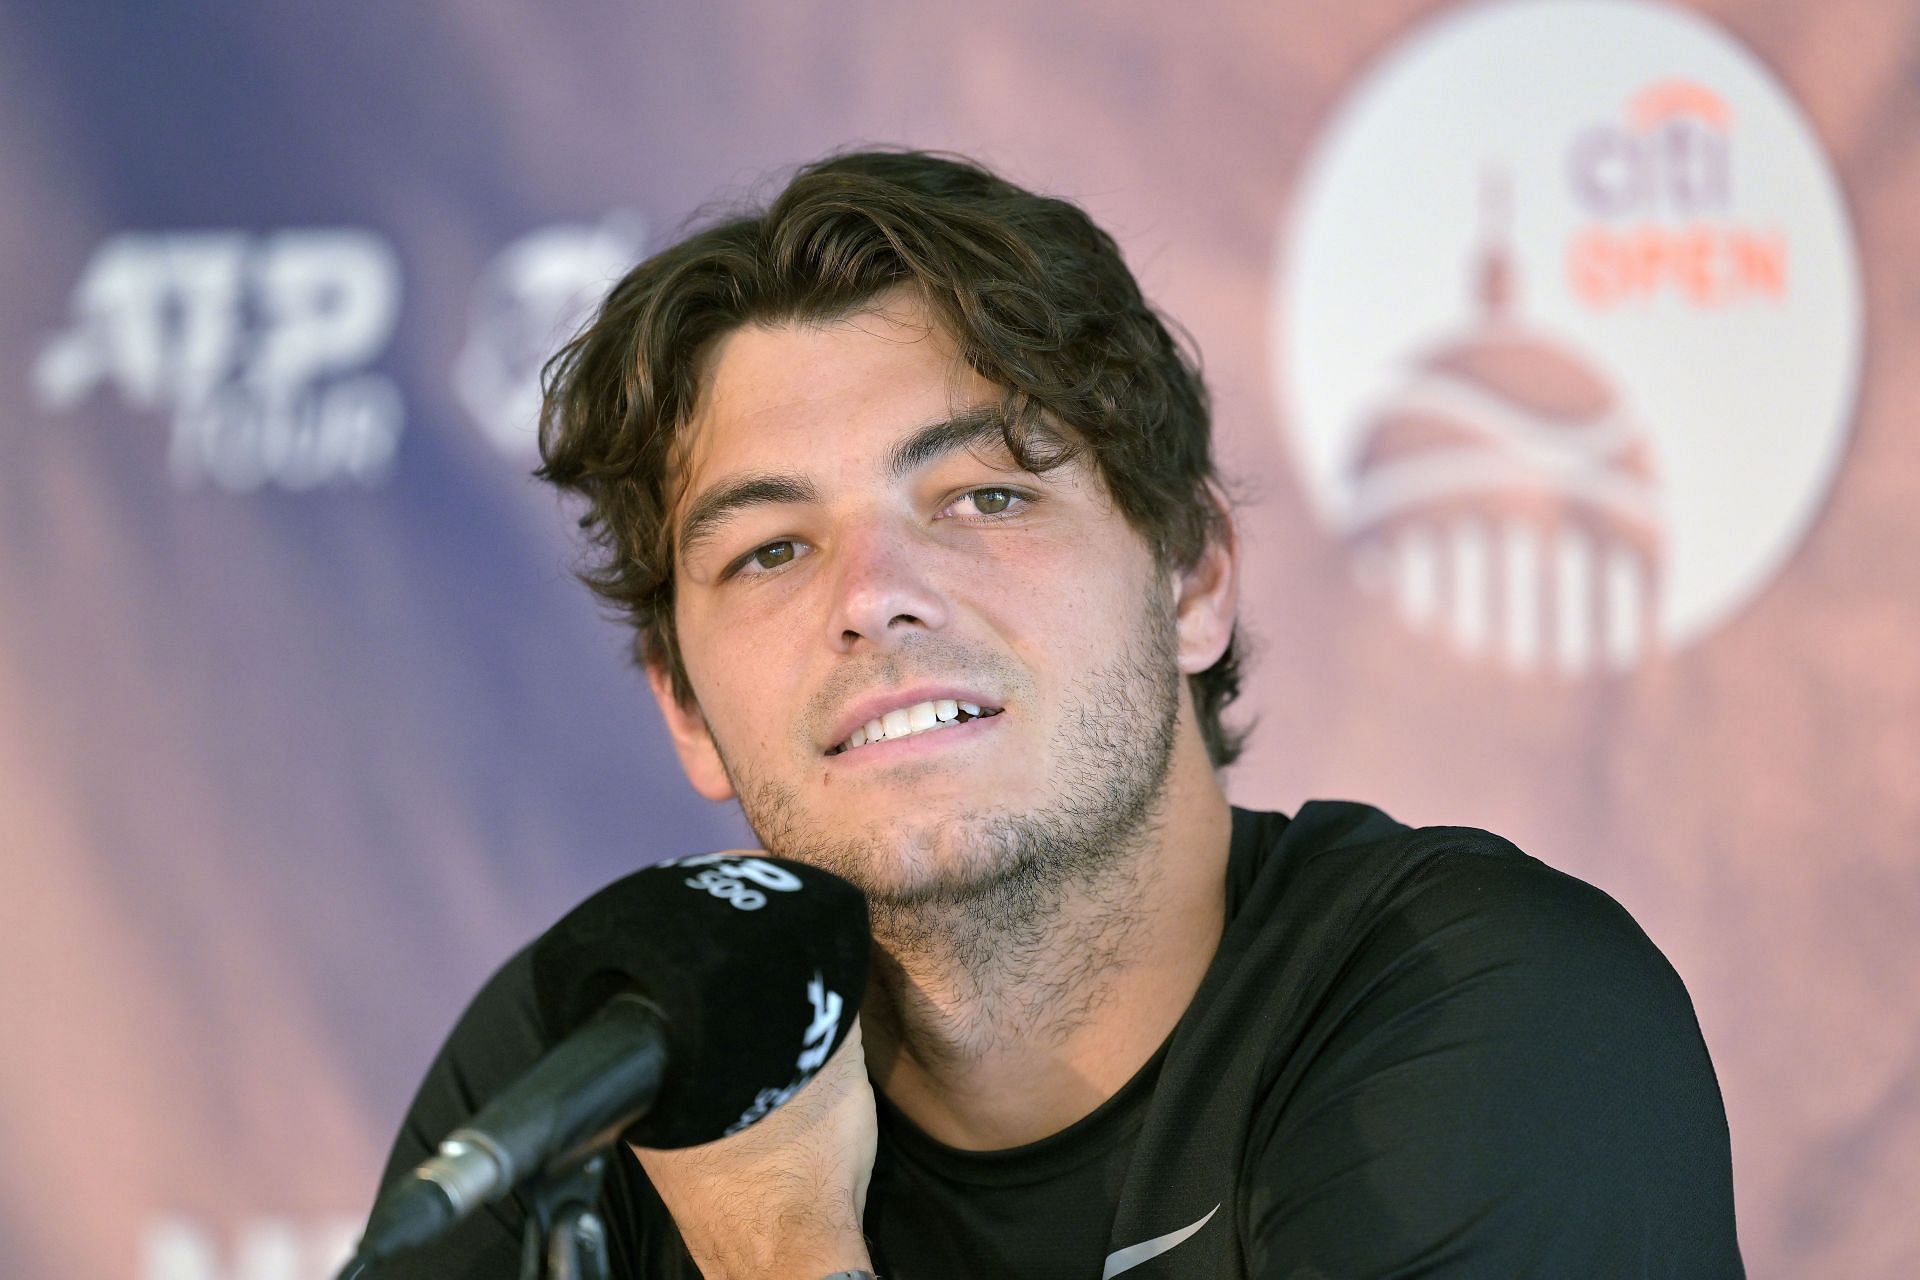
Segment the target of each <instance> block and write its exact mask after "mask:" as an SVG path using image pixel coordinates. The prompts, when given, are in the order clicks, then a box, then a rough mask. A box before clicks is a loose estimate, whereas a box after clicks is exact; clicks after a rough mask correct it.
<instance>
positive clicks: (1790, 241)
mask: <svg viewBox="0 0 1920 1280" xmlns="http://www.w3.org/2000/svg"><path fill="white" fill-rule="evenodd" d="M1290 224H1291V225H1290V228H1289V230H1288V233H1287V238H1286V242H1285V245H1284V252H1283V255H1282V262H1281V266H1280V270H1279V273H1278V276H1277V278H1276V287H1275V293H1274V315H1275V319H1276V326H1275V339H1274V346H1273V357H1274V368H1275V372H1276V379H1277V391H1278V394H1279V399H1280V403H1281V409H1282V414H1283V417H1284V420H1285V422H1286V424H1287V430H1288V433H1289V438H1290V443H1291V445H1292V446H1293V451H1294V454H1295V456H1296V459H1297V460H1298V462H1299V465H1300V467H1301V469H1302V472H1303V474H1304V478H1305V480H1306V486H1307V489H1308V492H1309V493H1310V495H1311V497H1312V499H1313V501H1314V505H1315V507H1316V509H1317V511H1318V514H1319V515H1320V516H1321V518H1322V519H1323V520H1324V521H1325V522H1326V523H1327V524H1328V525H1329V526H1330V527H1331V528H1332V529H1333V530H1334V531H1335V532H1336V533H1337V534H1338V535H1339V536H1340V537H1341V538H1342V540H1343V541H1344V542H1345V544H1346V546H1347V548H1348V550H1349V552H1350V555H1351V559H1352V564H1353V567H1354V571H1355V573H1356V576H1357V577H1358V579H1359V580H1360V582H1361V583H1362V585H1363V586H1365V587H1366V588H1367V589H1369V590H1371V591H1373V592H1375V593H1377V594H1378V595H1379V596H1381V597H1382V598H1383V599H1386V600H1388V601H1391V602H1392V604H1393V606H1394V608H1395V609H1396V611H1397V612H1398V613H1399V614H1400V616H1401V617H1402V618H1403V619H1404V621H1405V622H1406V623H1407V624H1408V625H1410V626H1411V627H1413V628H1414V629H1416V630H1418V631H1420V632H1422V633H1425V634H1429V635H1432V636H1434V637H1436V638H1444V640H1445V641H1446V642H1448V643H1450V644H1451V645H1452V646H1453V647H1454V648H1455V649H1456V650H1457V651H1459V652H1460V653H1462V654H1463V655H1466V656H1469V657H1479V658H1485V659H1490V660H1496V661H1500V662H1502V663H1504V664H1506V665H1508V666H1509V667H1510V668H1513V669H1515V670H1520V671H1557V672H1560V673H1562V674H1565V675H1582V674H1586V673H1591V672H1597V671H1604V670H1616V671H1617V670H1624V669H1628V668H1631V667H1632V666H1634V665H1635V664H1637V663H1638V662H1639V661H1641V660H1642V659H1643V658H1644V657H1646V656H1647V655H1648V654H1649V653H1650V652H1653V651H1655V650H1658V649H1662V648H1664V649H1668V650H1671V649H1673V648H1676V647H1679V646H1681V645H1685V644H1687V643H1690V642H1692V641H1694V640H1696V639H1699V638H1700V637H1702V636H1703V635H1705V634H1706V633H1708V632H1710V631H1711V630H1712V629H1714V628H1715V627H1717V626H1718V625H1720V624H1721V623H1722V622H1724V621H1725V620H1726V619H1727V618H1728V617H1729V616H1730V615H1732V614H1733V613H1734V612H1735V611H1736V610H1737V609H1738V608H1739V607H1740V606H1741V605H1742V604H1744V603H1745V602H1746V601H1747V600H1749V599H1751V598H1752V597H1753V596H1754V595H1755V594H1756V593H1757V592H1759V591H1760V590H1761V589H1763V588H1764V587H1765V586H1766V584H1767V583H1768V582H1769V581H1770V580H1771V579H1772V578H1773V576H1774V575H1775V574H1776V573H1777V572H1778V571H1779V570H1780V568H1781V566H1782V564H1783V563H1784V562H1785V560H1786V559H1787V557H1788V556H1789V555H1791V554H1792V552H1793V550H1794V549H1795V547H1796V546H1797V545H1798V544H1799V542H1800V540H1801V538H1802V537H1803V536H1804V535H1805V533H1806V530H1807V528H1808V526H1809V524H1810V523H1811V521H1812V520H1813V518H1814V516H1815V515H1816V513H1817V511H1818V509H1819V507H1820V504H1821V502H1822V500H1823V499H1824V497H1825V495H1826V493H1827V490H1828V487H1829V485H1830V484H1831V482H1832V480H1833V476H1834V473H1835V471H1836V469H1837V467H1838V465H1839V461H1840V458H1841V455H1842V452H1843V450H1844V447H1845V441H1846V435H1847V430H1848V426H1849V423H1850V419H1851V416H1852V411H1853V401H1854V395H1855V390H1856V387H1857V383H1858V378H1859V369H1860V357H1861V341H1862V335H1861V308H1860V285H1859V269H1858V263H1857V260H1856V256H1855V251H1854V245H1853V240H1852V236H1851V232H1850V229H1849V226H1848V221H1847V214H1846V210H1845V207H1844V206H1843V204H1842V201H1841V197H1840V193H1839V191H1838V189H1837V187H1836V185H1835V182H1834V178H1833V175H1832V173H1831V172H1830V170H1829V168H1828V165H1827V162H1826V158H1825V156H1824V155H1823V153H1822V152H1821V150H1820V148H1819V145H1818V143H1817V142H1816V140H1815V139H1814V137H1813V135H1812V132H1811V130H1810V129H1809V128H1808V126H1807V124H1806V122H1805V121H1804V120H1803V119H1802V117H1801V115H1800V113H1799V111H1798V109H1797V107H1796V106H1795V104H1794V103H1793V101H1792V100H1791V99H1790V98H1789V97H1788V96H1787V94H1786V92H1785V91H1784V90H1783V89H1782V88H1781V86H1780V85H1779V84H1778V83H1777V82H1776V81H1775V80H1774V79H1773V78H1772V77H1771V76H1770V75H1769V73H1768V72H1767V71H1766V69H1765V68H1764V67H1762V66H1761V64H1760V63H1759V62H1758V61H1757V60H1756V59H1755V58H1754V57H1753V56H1752V55H1751V54H1750V53H1748V52H1747V51H1746V49H1744V48H1743V47H1742V46H1740V45H1739V44H1737V43H1736V42H1735V41H1734V40H1733V39H1732V38H1731V37H1729V36H1728V35H1727V34H1726V33H1725V32H1723V31H1721V30H1720V29H1718V28H1716V27H1714V26H1712V25H1710V24H1709V23H1708V22H1707V21H1706V20H1704V19H1702V18H1700V17H1698V16H1695V15H1692V14H1689V13H1685V12H1682V11H1680V10H1676V9H1671V8H1668V7H1666V6H1664V5H1658V4H1652V3H1642V2H1636V0H1540V2H1534V3H1518V2H1508V3H1498V4H1491V5H1485V6H1479V7H1475V8H1472V9H1469V10H1467V11H1465V12H1463V13H1461V14H1459V15H1458V16H1455V17H1451V18H1448V19H1444V20H1442V21H1440V22H1437V23H1434V24H1432V25H1430V26H1428V27H1425V28H1422V29H1420V30H1419V31H1418V32H1416V33H1415V35H1414V36H1413V37H1412V38H1411V39H1409V40H1408V41H1406V42H1405V43H1403V44H1402V45H1401V46H1400V47H1399V48H1398V49H1396V50H1394V51H1392V52H1391V53H1390V54H1389V55H1388V56H1387V57H1386V58H1385V60H1384V61H1383V62H1382V63H1381V64H1380V65H1379V66H1378V67H1377V68H1376V69H1374V70H1373V71H1372V72H1371V73H1370V74H1369V75H1368V76H1367V77H1366V78H1365V80H1364V81H1363V82H1362V83H1361V85H1360V86H1359V88H1358V89H1357V90H1356V91H1355V92H1354V93H1353V94H1352V96H1351V98H1350V99H1349V100H1348V101H1347V102H1346V103H1345V104H1344V105H1343V106H1342V108H1341V109H1340V111H1339V113H1338V115H1337V117H1336V118H1335V120H1334V122H1333V124H1332V125H1331V127H1330V128H1329V129H1328V131H1327V134H1326V136H1325V138H1324V139H1323V141H1322V143H1321V144H1320V146H1319V148H1318V149H1317V151H1316V153H1315V154H1314V155H1313V157H1312V158H1311V161H1310V163H1309V166H1308V169H1307V171H1306V173H1305V176H1304V178H1303V180H1302V183H1301V186H1300V194H1299V198H1298V203H1297V205H1296V207H1295V208H1294V210H1293V211H1292V216H1291V220H1290Z"/></svg>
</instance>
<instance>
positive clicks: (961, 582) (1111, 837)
mask: <svg viewBox="0 0 1920 1280" xmlns="http://www.w3.org/2000/svg"><path fill="white" fill-rule="evenodd" d="M882 302H883V305H882V306H880V307H879V308H878V309H876V310H873V311H868V312H864V313H862V314H859V315H856V316H853V317H851V318H849V319H846V320H844V321H836V322H830V323H821V324H791V325H780V326H776V327H751V328H745V329H741V330H738V331H735V332H734V333H732V334H730V335H728V336H727V337H726V338H725V339H723V340H722V341H721V342H720V343H719V344H718V345H717V347H716V349H715V350H714V351H713V352H712V353H711V356H710V359H709V364H708V369H707V374H708V377H707V381H706V383H705V384H704V387H703V391H702V395H701V405H700V409H699V411H698V412H697V414H696V415H695V417H694V420H693V421H692V422H691V423H690V424H689V431H688V436H687V439H688V448H687V451H686V459H685V464H684V466H685V483H684V485H683V487H682V490H681V498H680V501H679V504H678V507H677V509H676V510H675V512H674V515H673V519H674V522H675V530H676V547H677V552H676V558H677V562H676V566H675V571H676V577H677V583H676V595H675V618H676V625H677V627H678V632H679V639H680V645H681V651H682V653H683V655H684V660H685V663H686V669H687V676H688V679H689V681H690V683H691V685H692V688H693V691H694V695H695V699H696V705H689V706H683V705H681V704H679V703H677V702H676V701H675V700H674V699H673V698H672V696H671V694H670V692H669V690H668V688H667V682H666V680H665V678H664V675H663V673H660V672H657V671H656V672H654V673H652V675H653V683H654V687H655V692H656V694H657V695H658V696H659V697H660V699H661V703H662V709H663V711H665V712H666V715H667V719H668V723H669V726H670V727H671V728H672V729H673V731H674V734H675V738H676V743H677V744H678V746H679V748H680V751H681V756H682V759H683V761H684V762H685V764H686V766H687V771H688V774H689V777H690V778H691V779H692V781H693V782H694V785H695V786H696V787H697V788H698V789H699V790H700V791H701V792H702V793H703V794H705V795H707V796H709V797H712V798H715V799H722V798H725V797H727V796H728V795H734V794H737V795H738V796H739V798H740V801H741V804H742V807H743V809H744V810H745V813H746V816H747V819H748V821H749V822H750V823H751V824H752V825H753V828H754V830H755V832H756V834H757V835H758V836H759V837H760V839H761V841H762V842H763V843H764V844H765V845H766V846H767V847H768V848H769V849H770V850H772V851H773V852H775V853H780V854H784V855H788V856H794V857H799V858H803V859H806V860H809V861H814V862H818V863H821V864H823V865H827V866H829V867H831V868H832V869H833V870H836V871H838V872H840V873H841V874H843V875H846V876H848V877H849V878H851V879H853V880H855V881H856V882H857V883H859V884H861V885H862V887H863V888H865V889H866V890H867V891H868V893H869V894H871V895H874V896H877V897H882V898H894V899H899V900H910V899H914V898H916V897H925V896H936V897H945V896H954V895H958V896H965V895H966V894H968V893H970V892H972V891H973V890H974V888H975V887H976V886H977V885H979V884H981V883H985V882H989V881H992V880H994V879H995V878H1004V877H1006V876H1008V875H1014V874H1021V873H1022V872H1025V873H1029V874H1030V873H1031V872H1032V871H1033V870H1034V867H1033V865H1031V864H1033V863H1034V860H1035V859H1036V858H1038V859H1041V860H1042V861H1044V860H1046V859H1049V858H1051V859H1053V860H1055V861H1059V860H1061V859H1063V858H1064V859H1071V858H1075V857H1080V858H1085V857H1087V856H1090V854H1091V851H1092V850H1094V849H1096V848H1098V847H1104V844H1112V843H1114V842H1115V840H1116V839H1118V838H1121V837H1124V836H1125V835H1127V834H1129V830H1128V829H1129V828H1130V827H1138V826H1139V824H1140V822H1141V821H1142V820H1143V819H1144V818H1146V817H1147V816H1148V815H1149V814H1150V812H1151V810H1152V809H1153V806H1154V804H1155V803H1156V799H1157V797H1158V795H1159V791H1160V788H1161V785H1162V783H1163V781H1164V779H1165V777H1166V775H1167V770H1168V764H1169V759H1170V757H1171V754H1172V752H1173V751H1174V749H1175V746H1176V741H1177V740H1181V739H1182V738H1184V739H1188V740H1192V741H1193V742H1195V743H1197V736H1196V735H1195V734H1193V733H1187V734H1184V735H1182V734H1181V733H1179V732H1178V729H1179V727H1180V724H1181V720H1182V717H1184V719H1185V720H1186V722H1188V727H1189V728H1190V727H1191V719H1192V717H1191V712H1190V711H1187V710H1185V702H1184V692H1183V689H1184V681H1183V680H1182V679H1181V670H1182V668H1183V667H1184V668H1186V669H1190V670H1199V669H1202V668H1203V667H1204V666H1205V665H1208V664H1209V663H1211V661H1212V659H1213V657H1214V656H1217V648H1216V649H1215V651H1214V652H1213V653H1211V654H1207V653H1188V652H1187V651H1186V650H1187V649H1189V648H1192V647H1193V646H1191V645H1190V644H1184V643H1183V634H1182V627H1181V624H1180V622H1179V620H1178V619H1177V617H1176V597H1177V595H1178V593H1179V591H1180V579H1179V578H1178V576H1177V575H1173V574H1169V573H1167V572H1165V571H1163V570H1162V569H1160V568H1159V566H1157V565H1156V564H1155V562H1154V558H1153V556H1152V554H1151V552H1150V551H1149V549H1148V547H1147V545H1146V543H1145V541H1144V540H1143V539H1142V538H1141V537H1140V536H1139V535H1138V534H1137V533H1136V532H1135V531H1134V530H1133V528H1132V527H1131V526H1130V525H1129V524H1128V523H1127V522H1126V520H1125V519H1124V518H1123V517H1122V515H1121V514H1120V512H1119V510H1118V509H1117V508H1116V507H1115V506H1114V505H1113V503H1112V501H1111V500H1110V498H1109V497H1108V496H1107V494H1106V492H1105V489H1104V487H1103V486H1102V484H1101V483H1100V481H1099V480H1098V478H1097V477H1096V475H1095V474H1094V473H1093V472H1092V470H1091V469H1090V467H1089V465H1088V464H1086V463H1085V462H1082V461H1078V460H1076V461H1074V462H1071V463H1068V464H1065V465H1062V466H1059V467H1055V468H1053V469H1051V470H1048V471H1046V472H1044V473H1043V474H1038V475H1036V474H1033V473H1030V472H1027V471H1024V470H1021V469H1019V468H1018V467H1017V465H1016V464H1015V463H1014V462H1013V460H1012V458H1011V457H1010V456H1009V455H1008V454H1007V451H1006V449H1005V447H1004V445H1003V443H1002V442H1001V438H1000V433H999V430H998V427H997V426H995V425H994V421H995V420H994V417H993V411H994V409H995V407H996V406H997V405H998V404H999V402H1000V392H999V390H998V389H997V388H996V387H994V386H993V385H992V384H990V383H988V382H987V381H986V380H984V379H983V378H981V377H980V376H979V375H978V374H976V373H974V372H973V371H972V370H970V369H969V368H967V366H966V365H965V363H964V362H963V361H961V360H960V359H959V358H958V356H957V354H956V351H955V348H954V345H953V343H952V341H951V340H950V339H949V338H948V337H947V336H946V335H945V334H944V333H943V332H942V331H941V330H940V329H939V328H938V327H937V326H936V325H934V324H933V323H932V322H931V321H930V320H929V319H928V316H927V312H926V310H925V308H924V304H922V303H920V302H919V300H918V299H917V297H915V296H914V295H911V294H908V293H902V292H896V293H894V294H891V295H888V296H887V297H886V298H884V299H883V300H882ZM1206 647H1207V646H1206V645H1205V644H1204V643H1203V644H1202V645H1201V646H1200V648H1201V649H1205V648H1206ZM1195 663H1198V665H1194V664H1195ZM976 713H977V714H976ZM875 730H878V731H879V733H878V734H875V733H874V731H875ZM1103 842H1104V843H1103Z"/></svg>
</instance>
